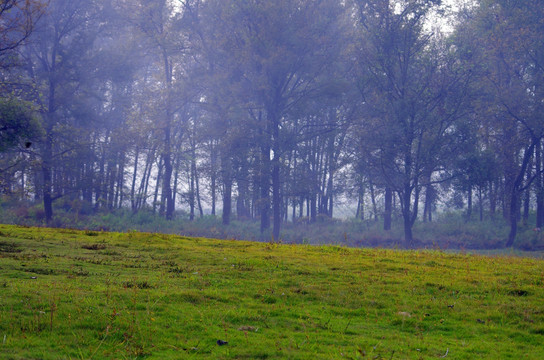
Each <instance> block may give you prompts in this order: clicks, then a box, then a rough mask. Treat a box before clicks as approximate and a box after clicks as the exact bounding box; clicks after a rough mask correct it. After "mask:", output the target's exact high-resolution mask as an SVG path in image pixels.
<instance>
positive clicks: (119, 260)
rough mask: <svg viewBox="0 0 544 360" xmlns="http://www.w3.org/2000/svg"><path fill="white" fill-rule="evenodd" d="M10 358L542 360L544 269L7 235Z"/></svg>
mask: <svg viewBox="0 0 544 360" xmlns="http://www.w3.org/2000/svg"><path fill="white" fill-rule="evenodd" d="M0 358H1V359H440V358H445V359H542V358H544V261H543V260H540V259H530V258H522V257H514V256H493V257H488V256H478V255H469V254H462V253H457V254H449V253H444V252H441V251H397V250H384V249H353V248H345V247H339V246H319V247H318V246H309V245H281V244H272V243H258V242H244V241H234V240H211V239H204V238H186V237H180V236H175V235H162V234H150V233H137V232H128V233H107V232H95V231H76V230H68V229H56V230H55V229H45V228H30V227H17V226H12V225H0Z"/></svg>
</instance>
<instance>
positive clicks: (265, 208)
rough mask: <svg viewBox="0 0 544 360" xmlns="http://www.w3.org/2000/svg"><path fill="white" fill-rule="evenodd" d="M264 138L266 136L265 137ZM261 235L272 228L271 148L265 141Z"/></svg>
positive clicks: (262, 170)
mask: <svg viewBox="0 0 544 360" xmlns="http://www.w3.org/2000/svg"><path fill="white" fill-rule="evenodd" d="M263 136H264V135H263ZM260 175H261V179H260V188H261V198H260V199H259V202H260V206H259V207H260V212H261V234H263V233H264V232H265V231H266V230H268V229H269V228H270V212H269V211H270V210H269V209H270V146H269V145H268V141H263V144H261V174H260Z"/></svg>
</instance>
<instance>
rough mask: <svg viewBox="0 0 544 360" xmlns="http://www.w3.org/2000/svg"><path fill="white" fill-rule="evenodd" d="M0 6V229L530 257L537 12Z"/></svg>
mask: <svg viewBox="0 0 544 360" xmlns="http://www.w3.org/2000/svg"><path fill="white" fill-rule="evenodd" d="M530 3H531V4H532V5H529V3H527V4H510V2H503V1H488V0H482V1H480V2H478V1H470V2H467V1H457V2H456V1H447V2H441V1H438V0H418V1H371V0H369V1H358V0H357V1H336V0H319V1H318V0H281V1H224V0H223V1H220V0H206V1H204V0H172V1H165V0H162V1H150V0H149V1H144V0H109V1H68V0H50V1H47V2H46V1H40V0H32V1H20V0H9V1H8V0H6V1H3V2H2V7H1V8H0V11H1V12H0V16H1V18H0V20H1V21H0V31H1V34H0V36H1V41H2V43H1V46H0V64H1V70H0V71H1V75H2V77H1V88H0V91H1V100H0V101H1V102H0V114H1V118H0V119H1V122H2V123H1V124H0V141H1V143H0V151H1V152H0V186H1V188H0V216H1V221H2V222H3V223H12V224H22V225H31V226H49V227H61V228H79V229H88V230H110V231H128V230H143V231H151V232H164V233H175V234H182V235H191V236H206V237H212V238H224V239H249V240H260V241H274V242H284V243H310V244H341V245H348V246H357V247H360V246H362V247H366V246H372V247H374V246H378V247H406V248H414V247H426V248H429V247H440V248H444V249H445V248H455V249H489V248H503V247H507V248H510V247H512V246H513V247H515V248H517V249H522V250H542V249H544V238H543V235H542V234H541V231H540V229H541V227H542V225H543V221H544V189H543V186H544V183H543V180H544V179H543V156H542V151H543V146H542V141H541V140H542V137H543V134H544V120H543V118H542V114H543V113H544V112H543V104H544V103H543V92H542V91H543V86H542V80H543V75H544V70H543V69H544V67H543V66H544V58H543V56H544V35H543V32H542V31H541V26H542V24H541V22H542V20H541V19H542V18H543V17H542V16H541V15H542V14H543V12H544V7H543V6H541V5H540V4H539V3H538V2H535V3H534V4H533V2H530Z"/></svg>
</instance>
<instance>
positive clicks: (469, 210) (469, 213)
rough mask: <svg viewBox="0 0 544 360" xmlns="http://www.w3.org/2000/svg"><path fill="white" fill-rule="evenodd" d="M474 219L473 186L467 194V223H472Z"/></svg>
mask: <svg viewBox="0 0 544 360" xmlns="http://www.w3.org/2000/svg"><path fill="white" fill-rule="evenodd" d="M471 217H472V186H469V188H468V192H467V218H466V221H470V218H471Z"/></svg>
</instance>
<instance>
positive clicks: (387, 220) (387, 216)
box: [383, 187, 393, 231]
mask: <svg viewBox="0 0 544 360" xmlns="http://www.w3.org/2000/svg"><path fill="white" fill-rule="evenodd" d="M392 203H393V191H392V190H391V188H390V187H386V188H385V204H384V209H385V210H384V213H383V229H384V230H385V231H389V230H391V214H392V212H393V208H392Z"/></svg>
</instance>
